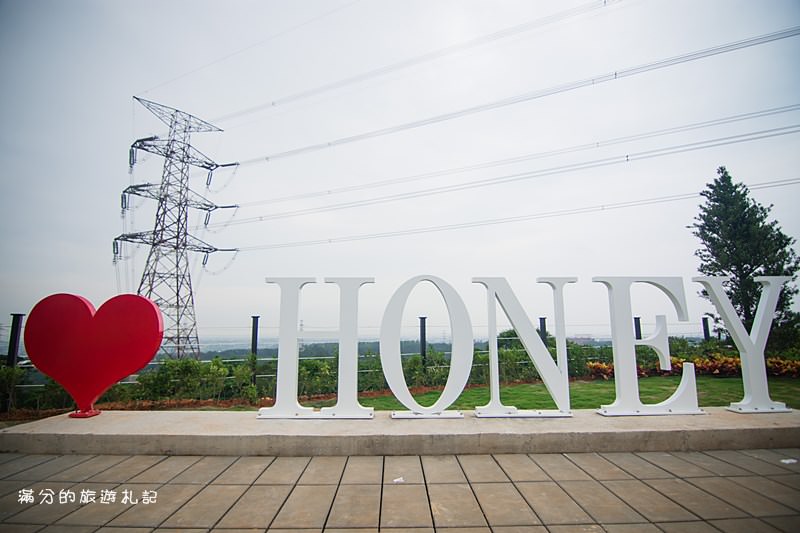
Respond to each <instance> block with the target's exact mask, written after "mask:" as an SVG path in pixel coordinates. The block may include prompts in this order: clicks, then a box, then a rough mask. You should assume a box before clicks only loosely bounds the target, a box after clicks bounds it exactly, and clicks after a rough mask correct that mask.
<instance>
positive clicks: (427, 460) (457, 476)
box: [420, 455, 467, 485]
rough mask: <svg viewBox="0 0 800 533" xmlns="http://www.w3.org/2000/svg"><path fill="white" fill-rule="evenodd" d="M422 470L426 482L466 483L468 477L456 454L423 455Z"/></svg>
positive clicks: (421, 458)
mask: <svg viewBox="0 0 800 533" xmlns="http://www.w3.org/2000/svg"><path fill="white" fill-rule="evenodd" d="M420 460H421V461H422V470H423V472H424V473H425V482H426V483H428V484H429V485H430V484H431V483H466V482H467V478H466V477H465V476H464V472H463V471H462V470H461V465H460V464H458V460H457V459H456V456H455V455H423V456H421V457H420Z"/></svg>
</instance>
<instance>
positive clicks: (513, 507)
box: [472, 483, 541, 527]
mask: <svg viewBox="0 0 800 533" xmlns="http://www.w3.org/2000/svg"><path fill="white" fill-rule="evenodd" d="M472 490H473V492H474V493H475V496H476V497H477V499H478V503H479V504H480V506H481V509H482V510H483V514H484V516H485V517H486V521H487V522H489V525H490V526H492V527H495V526H529V525H538V524H541V522H540V521H539V519H538V518H537V517H536V515H535V514H534V513H533V511H532V510H531V508H530V506H529V505H528V504H527V502H525V499H524V498H523V497H522V495H521V494H520V493H519V491H518V490H517V489H516V487H514V485H513V484H511V483H473V484H472Z"/></svg>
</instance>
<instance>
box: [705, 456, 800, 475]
mask: <svg viewBox="0 0 800 533" xmlns="http://www.w3.org/2000/svg"><path fill="white" fill-rule="evenodd" d="M706 453H707V454H708V455H710V456H712V457H716V458H717V459H721V460H722V461H727V462H729V463H731V464H734V465H736V466H739V467H741V468H744V469H746V470H749V471H750V472H752V473H754V474H758V475H760V476H770V475H773V474H786V473H789V472H791V471H790V470H787V469H785V468H782V467H780V466H778V465H773V464H770V463H767V462H765V461H762V460H761V459H756V458H755V457H751V456H749V455H747V454H744V453H742V452H740V451H737V450H716V451H710V452H706Z"/></svg>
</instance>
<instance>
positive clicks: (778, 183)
mask: <svg viewBox="0 0 800 533" xmlns="http://www.w3.org/2000/svg"><path fill="white" fill-rule="evenodd" d="M797 184H800V178H790V179H784V180H775V181H768V182H762V183H755V184H753V185H749V186H748V188H749V189H750V190H758V189H771V188H774V187H785V186H788V185H797ZM699 196H701V193H699V192H692V193H685V194H673V195H668V196H658V197H654V198H644V199H640V200H631V201H626V202H617V203H612V204H599V205H593V206H589V207H579V208H571V209H561V210H557V211H546V212H543V213H532V214H528V215H520V216H515V217H503V218H493V219H485V220H477V221H472V222H461V223H458V224H445V225H441V226H425V227H420V228H409V229H405V230H397V231H387V232H381V233H367V234H361V235H349V236H344V237H333V238H329V239H317V240H308V241H293V242H285V243H276V244H263V245H257V246H244V247H241V248H239V250H240V251H242V252H253V251H258V250H275V249H278V248H297V247H303V246H318V245H320V244H338V243H343V242H353V241H363V240H371V239H385V238H390V237H400V236H405V235H419V234H423V233H434V232H440V231H452V230H459V229H469V228H476V227H481V226H493V225H499V224H510V223H514V222H526V221H530V220H540V219H545V218H555V217H563V216H570V215H582V214H587V213H596V212H600V211H611V210H616V209H625V208H629V207H641V206H645V205H655V204H662V203H667V202H677V201H680V200H689V199H692V198H697V197H699Z"/></svg>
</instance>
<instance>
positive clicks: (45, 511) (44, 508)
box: [0, 481, 113, 525]
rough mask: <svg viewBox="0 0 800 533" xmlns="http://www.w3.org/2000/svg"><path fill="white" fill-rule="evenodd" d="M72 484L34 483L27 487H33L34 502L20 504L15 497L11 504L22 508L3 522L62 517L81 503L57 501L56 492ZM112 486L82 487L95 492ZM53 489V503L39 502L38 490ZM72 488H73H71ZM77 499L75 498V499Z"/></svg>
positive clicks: (3, 506) (44, 521) (4, 505)
mask: <svg viewBox="0 0 800 533" xmlns="http://www.w3.org/2000/svg"><path fill="white" fill-rule="evenodd" d="M72 486H73V484H72V483H53V482H49V481H47V482H41V483H34V484H32V485H31V486H30V487H29V488H31V489H33V495H34V498H35V499H36V503H35V504H20V503H19V500H18V499H17V498H16V495H13V496H15V498H14V499H13V501H12V502H11V504H12V505H14V504H16V505H17V509H22V510H21V511H19V512H17V513H15V514H14V515H13V516H11V517H9V518H6V519H5V520H4V522H8V523H20V524H42V525H46V524H53V523H55V522H57V521H58V520H60V519H61V518H63V517H64V516H66V515H68V514H69V513H71V512H72V511H74V510H76V509H78V508H79V507H80V506H81V504H80V503H78V502H77V501H75V502H72V503H63V504H61V503H59V501H58V494H59V491H61V490H67V489H70V488H71V487H72ZM111 487H113V485H106V484H95V485H89V484H87V485H86V486H85V487H84V488H87V489H94V490H97V493H98V494H99V493H100V490H102V489H108V488H111ZM47 490H51V491H53V503H51V504H48V503H44V504H42V503H41V502H42V501H43V496H41V495H40V491H47ZM72 490H74V489H72ZM4 500H5V498H4ZM76 500H77V499H76ZM7 505H8V504H7V503H6V502H5V501H3V502H2V503H0V509H2V510H6V509H7V508H8V507H7ZM98 505H99V504H98Z"/></svg>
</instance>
